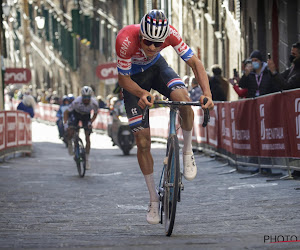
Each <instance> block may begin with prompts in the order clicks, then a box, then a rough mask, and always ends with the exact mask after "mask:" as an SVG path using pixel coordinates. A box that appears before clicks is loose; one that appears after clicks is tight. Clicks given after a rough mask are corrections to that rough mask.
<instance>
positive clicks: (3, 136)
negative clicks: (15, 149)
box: [0, 112, 6, 151]
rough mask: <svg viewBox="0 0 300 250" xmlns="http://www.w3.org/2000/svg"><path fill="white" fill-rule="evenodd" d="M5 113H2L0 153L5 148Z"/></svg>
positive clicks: (0, 115)
mask: <svg viewBox="0 0 300 250" xmlns="http://www.w3.org/2000/svg"><path fill="white" fill-rule="evenodd" d="M5 127H6V122H5V112H0V151H1V150H2V149H4V148H5V136H6V135H5V130H6V128H5Z"/></svg>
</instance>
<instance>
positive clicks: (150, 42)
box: [143, 38, 163, 48]
mask: <svg viewBox="0 0 300 250" xmlns="http://www.w3.org/2000/svg"><path fill="white" fill-rule="evenodd" d="M143 43H144V44H145V45H146V46H151V45H152V44H154V46H155V47H156V48H159V47H161V46H162V45H163V42H152V41H149V40H146V39H144V38H143Z"/></svg>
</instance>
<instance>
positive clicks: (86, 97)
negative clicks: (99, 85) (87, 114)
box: [82, 95, 91, 100]
mask: <svg viewBox="0 0 300 250" xmlns="http://www.w3.org/2000/svg"><path fill="white" fill-rule="evenodd" d="M82 99H83V100H90V99H91V96H89V95H83V96H82Z"/></svg>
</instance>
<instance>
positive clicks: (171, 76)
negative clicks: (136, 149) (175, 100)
mask: <svg viewBox="0 0 300 250" xmlns="http://www.w3.org/2000/svg"><path fill="white" fill-rule="evenodd" d="M131 79H132V80H133V81H135V82H136V83H137V84H138V85H139V86H140V87H141V88H142V89H145V90H147V91H150V90H151V89H154V90H157V91H158V92H159V93H160V94H162V95H164V96H165V97H167V98H170V94H171V92H172V91H174V90H176V89H186V87H185V85H184V83H183V81H182V80H181V79H180V77H179V76H178V74H177V73H176V72H175V71H174V70H173V69H172V68H171V67H170V66H169V65H168V64H167V62H166V61H165V59H164V58H163V57H162V56H161V57H160V58H159V59H158V60H157V62H156V63H155V64H153V65H152V66H151V67H150V68H148V69H146V70H145V71H144V72H141V73H138V74H135V75H132V76H131ZM123 96H124V102H125V109H126V113H127V117H128V120H129V126H130V128H131V131H132V132H137V131H140V130H142V129H144V128H149V114H147V117H146V119H145V121H144V122H143V121H142V113H143V112H142V111H143V110H142V109H141V108H140V107H139V105H138V101H139V99H140V98H139V97H137V96H134V95H132V94H131V93H129V92H128V91H126V90H125V89H123Z"/></svg>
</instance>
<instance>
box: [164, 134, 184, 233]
mask: <svg viewBox="0 0 300 250" xmlns="http://www.w3.org/2000/svg"><path fill="white" fill-rule="evenodd" d="M168 144H169V145H168V164H167V166H166V168H165V172H164V185H163V187H164V197H163V206H164V208H163V213H164V223H165V234H166V236H171V234H172V232H173V227H174V223H175V215H176V206H177V199H178V192H179V178H180V166H179V145H178V139H177V136H176V135H171V136H170V138H169V139H168Z"/></svg>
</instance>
